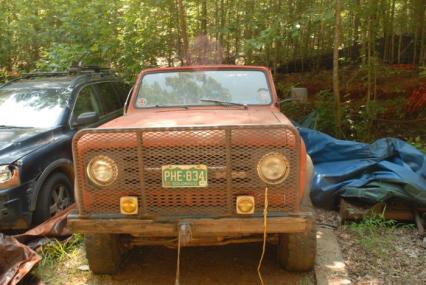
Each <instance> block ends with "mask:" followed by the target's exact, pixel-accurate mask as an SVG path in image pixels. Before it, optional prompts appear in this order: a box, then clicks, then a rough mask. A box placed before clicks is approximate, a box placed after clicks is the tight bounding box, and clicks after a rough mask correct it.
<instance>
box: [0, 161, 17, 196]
mask: <svg viewBox="0 0 426 285" xmlns="http://www.w3.org/2000/svg"><path fill="white" fill-rule="evenodd" d="M20 184H21V180H20V176H19V169H18V167H16V166H14V165H8V164H6V165H0V190H1V189H6V188H10V187H14V186H19V185H20Z"/></svg>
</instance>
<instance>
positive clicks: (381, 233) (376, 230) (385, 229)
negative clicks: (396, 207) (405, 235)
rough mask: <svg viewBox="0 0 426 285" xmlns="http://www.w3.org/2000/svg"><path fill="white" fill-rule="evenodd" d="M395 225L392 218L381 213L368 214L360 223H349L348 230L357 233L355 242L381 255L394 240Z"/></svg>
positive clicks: (390, 246) (388, 248)
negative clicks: (388, 218)
mask: <svg viewBox="0 0 426 285" xmlns="http://www.w3.org/2000/svg"><path fill="white" fill-rule="evenodd" d="M396 227H397V223H396V221H394V220H386V219H385V217H384V212H383V213H382V214H374V213H372V214H371V215H368V216H366V217H364V218H363V219H362V221H361V222H360V223H351V224H350V225H349V230H351V231H352V232H354V233H355V234H356V235H357V238H358V239H357V242H358V243H359V245H360V246H362V247H363V248H364V249H365V250H367V251H369V252H372V253H373V254H375V255H376V256H379V257H383V256H384V255H386V254H387V253H388V252H389V250H390V249H391V248H392V244H393V243H394V242H395V236H394V235H393V233H394V232H395V229H396Z"/></svg>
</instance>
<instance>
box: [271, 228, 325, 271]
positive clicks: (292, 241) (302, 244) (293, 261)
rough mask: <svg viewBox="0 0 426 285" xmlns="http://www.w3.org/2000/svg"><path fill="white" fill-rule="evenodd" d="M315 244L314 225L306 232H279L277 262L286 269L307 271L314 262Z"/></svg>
mask: <svg viewBox="0 0 426 285" xmlns="http://www.w3.org/2000/svg"><path fill="white" fill-rule="evenodd" d="M316 245H317V239H316V230H315V226H314V225H312V227H311V229H310V230H309V231H307V232H303V233H294V234H281V235H280V236H279V244H278V262H279V263H280V265H281V267H283V268H285V269H286V270H288V271H309V270H311V269H312V268H313V267H314V264H315V255H316V247H317V246H316Z"/></svg>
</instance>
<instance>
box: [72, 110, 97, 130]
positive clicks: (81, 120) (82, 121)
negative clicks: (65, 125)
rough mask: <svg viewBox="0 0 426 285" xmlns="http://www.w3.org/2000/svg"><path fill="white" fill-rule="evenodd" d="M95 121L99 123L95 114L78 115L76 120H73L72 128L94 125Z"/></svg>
mask: <svg viewBox="0 0 426 285" xmlns="http://www.w3.org/2000/svg"><path fill="white" fill-rule="evenodd" d="M97 121H99V116H98V114H97V113H96V112H86V113H82V114H80V115H79V116H78V117H77V120H75V122H74V124H73V126H74V127H80V126H84V125H90V124H93V123H96V122H97Z"/></svg>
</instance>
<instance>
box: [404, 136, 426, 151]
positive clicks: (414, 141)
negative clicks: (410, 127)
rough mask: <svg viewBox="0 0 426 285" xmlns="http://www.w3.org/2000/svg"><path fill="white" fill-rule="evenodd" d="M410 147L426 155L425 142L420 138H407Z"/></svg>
mask: <svg viewBox="0 0 426 285" xmlns="http://www.w3.org/2000/svg"><path fill="white" fill-rule="evenodd" d="M407 141H408V142H409V143H410V144H411V145H412V146H414V147H415V148H417V149H418V150H420V151H423V152H424V153H425V154H426V141H424V140H422V138H421V137H419V136H417V137H415V138H408V140H407Z"/></svg>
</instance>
